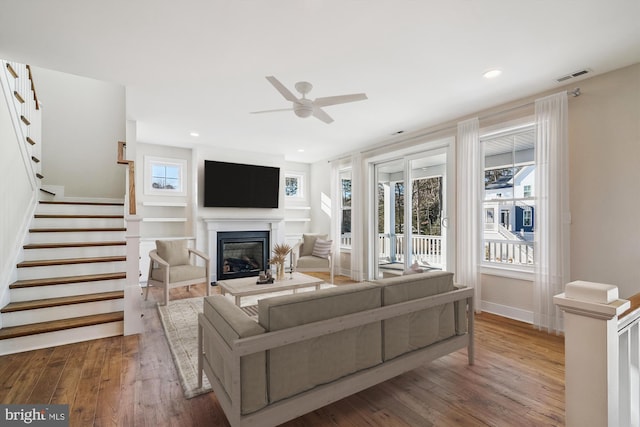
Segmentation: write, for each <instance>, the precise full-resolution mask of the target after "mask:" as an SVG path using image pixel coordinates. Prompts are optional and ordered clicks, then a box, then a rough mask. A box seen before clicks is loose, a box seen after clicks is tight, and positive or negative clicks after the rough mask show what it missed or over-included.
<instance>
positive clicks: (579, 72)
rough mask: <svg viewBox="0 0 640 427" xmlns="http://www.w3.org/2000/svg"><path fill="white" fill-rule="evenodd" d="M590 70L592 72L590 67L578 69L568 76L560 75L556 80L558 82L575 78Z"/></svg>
mask: <svg viewBox="0 0 640 427" xmlns="http://www.w3.org/2000/svg"><path fill="white" fill-rule="evenodd" d="M589 72H591V70H590V69H588V68H585V69H584V70H580V71H576V72H575V73H571V74H567V75H566V76H562V77H558V78H557V79H556V81H557V82H558V83H561V82H564V81H567V80H569V79H573V78H576V77H580V76H583V75H585V74H587V73H589Z"/></svg>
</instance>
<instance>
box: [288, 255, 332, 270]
mask: <svg viewBox="0 0 640 427" xmlns="http://www.w3.org/2000/svg"><path fill="white" fill-rule="evenodd" d="M328 267H329V260H328V259H327V258H320V257H317V256H313V255H309V256H303V257H300V258H298V263H297V264H296V268H304V269H316V268H317V269H326V268H328Z"/></svg>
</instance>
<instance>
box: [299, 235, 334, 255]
mask: <svg viewBox="0 0 640 427" xmlns="http://www.w3.org/2000/svg"><path fill="white" fill-rule="evenodd" d="M317 239H323V240H326V239H327V235H326V234H303V235H302V247H301V248H300V256H301V257H303V256H310V255H312V254H313V248H314V247H315V244H316V240H317Z"/></svg>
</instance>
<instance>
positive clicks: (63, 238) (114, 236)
mask: <svg viewBox="0 0 640 427" xmlns="http://www.w3.org/2000/svg"><path fill="white" fill-rule="evenodd" d="M120 240H125V232H124V231H89V232H75V231H74V232H53V233H49V232H47V233H29V243H67V242H105V241H109V242H113V241H120Z"/></svg>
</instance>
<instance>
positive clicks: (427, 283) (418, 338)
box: [372, 271, 456, 361]
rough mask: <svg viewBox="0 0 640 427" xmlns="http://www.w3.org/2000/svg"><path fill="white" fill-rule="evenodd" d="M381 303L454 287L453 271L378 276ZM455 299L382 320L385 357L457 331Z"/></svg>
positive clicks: (410, 298) (446, 336) (426, 294)
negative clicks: (380, 278) (381, 277)
mask: <svg viewBox="0 0 640 427" xmlns="http://www.w3.org/2000/svg"><path fill="white" fill-rule="evenodd" d="M372 283H375V284H376V285H378V286H380V287H381V288H382V304H383V305H385V306H387V305H392V304H397V303H400V302H404V301H410V300H414V299H418V298H423V297H427V296H432V295H437V294H440V293H443V292H448V291H452V290H454V287H453V273H449V272H446V271H429V272H426V273H417V274H411V275H407V276H396V277H391V278H388V279H382V280H375V281H373V282H372ZM455 325H456V321H455V318H454V308H453V303H448V304H444V305H441V306H437V307H432V308H428V309H426V310H420V311H417V312H413V313H409V314H406V315H403V316H400V317H396V318H393V319H389V320H385V321H384V322H383V337H384V353H383V357H384V360H385V361H386V360H390V359H393V358H394V357H397V356H400V355H402V354H404V353H407V352H409V351H412V350H416V349H419V348H422V347H426V346H428V345H429V344H432V343H434V342H437V341H441V340H443V339H445V338H449V337H451V336H453V335H455Z"/></svg>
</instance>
